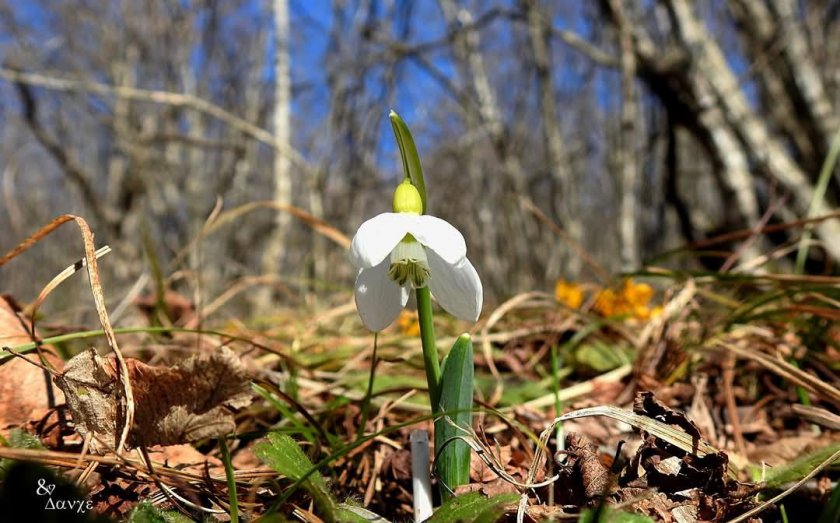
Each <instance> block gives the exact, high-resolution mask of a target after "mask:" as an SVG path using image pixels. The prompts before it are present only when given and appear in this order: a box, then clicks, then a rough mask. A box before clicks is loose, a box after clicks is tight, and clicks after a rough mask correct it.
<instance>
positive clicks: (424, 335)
mask: <svg viewBox="0 0 840 523" xmlns="http://www.w3.org/2000/svg"><path fill="white" fill-rule="evenodd" d="M417 315H418V319H419V323H420V341H421V343H422V344H423V363H424V364H425V367H426V381H427V382H428V383H429V401H430V402H431V404H432V414H435V415H437V414H438V412H439V411H440V360H439V359H438V352H437V345H436V343H435V325H434V323H433V321H432V320H433V318H432V293H431V291H429V288H428V287H422V288H420V289H417Z"/></svg>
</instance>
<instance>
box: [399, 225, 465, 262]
mask: <svg viewBox="0 0 840 523" xmlns="http://www.w3.org/2000/svg"><path fill="white" fill-rule="evenodd" d="M408 232H410V233H411V234H412V236H414V237H415V238H417V241H419V242H420V243H422V244H423V245H425V246H426V247H428V248H429V249H431V250H433V251H435V252H436V253H438V254H439V255H440V257H441V258H443V259H444V260H446V262H447V263H451V264H454V263H458V262H459V261H461V260H463V259H464V258H465V257H466V256H467V244H466V243H465V242H464V237H463V236H462V235H461V233H460V232H458V229H456V228H455V227H453V226H452V225H451V224H450V223H449V222H447V221H446V220H441V219H440V218H436V217H434V216H429V215H423V216H415V217H414V220H413V221H412V222H411V224H410V226H409V229H408Z"/></svg>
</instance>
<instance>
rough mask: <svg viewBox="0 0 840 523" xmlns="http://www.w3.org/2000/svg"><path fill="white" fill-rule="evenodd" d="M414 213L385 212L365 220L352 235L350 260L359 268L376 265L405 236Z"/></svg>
mask: <svg viewBox="0 0 840 523" xmlns="http://www.w3.org/2000/svg"><path fill="white" fill-rule="evenodd" d="M415 218H417V216H415V215H410V214H400V213H393V212H385V213H382V214H380V215H377V216H374V217H373V218H371V219H370V220H368V221H366V222H365V223H363V224H362V225H361V227H359V230H358V231H356V235H355V236H353V243H352V244H351V245H350V262H351V263H352V264H353V265H355V266H356V267H358V268H360V269H367V268H368V267H373V266H374V265H378V264H379V262H381V261H382V260H384V259H385V258H386V257H387V256H388V255H389V254H390V253H391V251H392V250H393V249H394V247H395V246H396V245H397V244H398V243H399V242H400V240H402V239H403V238H404V237H405V234H406V233H407V232H408V230H409V228H410V226H411V224H412V223H413V221H414V219H415Z"/></svg>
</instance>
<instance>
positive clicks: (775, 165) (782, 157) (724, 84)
mask: <svg viewBox="0 0 840 523" xmlns="http://www.w3.org/2000/svg"><path fill="white" fill-rule="evenodd" d="M667 5H668V8H669V11H670V13H671V16H672V17H673V19H674V23H675V24H676V26H677V33H678V34H679V36H680V38H681V40H682V42H683V44H684V46H685V48H686V49H688V50H689V53H690V57H691V63H692V66H693V69H694V74H693V75H692V76H696V77H699V78H703V79H704V80H705V81H706V82H708V86H709V88H710V90H711V93H710V94H711V95H712V97H713V98H712V99H711V100H710V101H713V103H715V104H716V105H718V106H719V107H720V108H721V110H722V111H723V113H724V117H725V119H726V122H727V124H728V125H729V126H730V127H731V128H732V129H733V131H734V132H735V133H736V134H737V136H738V138H739V140H741V141H742V142H743V144H744V146H745V148H746V150H747V151H748V153H749V154H750V155H752V156H753V158H754V159H756V160H757V161H758V162H759V163H760V164H761V165H762V166H763V168H764V169H766V170H767V172H768V173H769V174H770V175H771V176H772V177H773V178H775V179H776V180H778V181H779V183H780V184H781V185H782V186H783V187H784V188H785V189H787V190H788V191H789V192H790V193H791V195H792V200H793V202H792V204H793V207H794V208H795V209H796V211H797V212H798V213H799V214H801V215H805V214H806V213H807V212H808V208H809V206H810V204H811V200H812V199H813V197H814V186H813V184H812V183H811V181H810V180H809V178H808V176H807V175H806V174H805V173H804V172H803V171H802V170H801V169H800V168H799V166H798V165H797V164H796V163H794V162H793V160H792V159H791V158H790V156H788V154H787V152H786V151H785V147H784V145H783V144H782V143H780V142H779V140H778V139H777V138H776V137H774V136H772V135H771V134H770V133H769V132H768V130H767V128H766V126H765V124H764V122H762V121H761V119H759V118H758V117H757V116H756V115H755V113H754V112H753V111H752V110H751V109H750V106H749V104H748V103H747V100H746V97H745V96H744V93H743V91H742V90H741V88H740V85H739V83H738V80H737V78H736V76H735V74H734V73H733V72H732V70H731V69H730V67H729V66H728V64H727V62H726V59H725V58H724V55H723V52H722V51H721V49H720V47H719V46H718V45H717V43H716V42H715V40H714V39H713V38H711V36H710V35H708V34H707V32H706V30H705V28H704V27H703V24H702V23H701V22H700V21H699V20H698V19H697V17H696V14H695V13H694V12H693V10H692V4H691V3H690V2H688V1H687V0H669V1H668V2H667ZM700 100H701V101H702V98H700ZM750 185H752V184H751V183H750ZM832 210H833V209H830V208H827V206H823V208H822V210H821V211H820V212H831V211H832ZM817 232H818V234H819V235H820V237H821V238H822V239H823V245H824V246H825V248H826V250H828V251H829V252H830V253H831V255H832V257H834V258H835V259H840V241H838V239H840V223H837V222H836V221H830V220H829V221H824V222H821V223H820V224H819V225H818V226H817Z"/></svg>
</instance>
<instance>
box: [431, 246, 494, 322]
mask: <svg viewBox="0 0 840 523" xmlns="http://www.w3.org/2000/svg"><path fill="white" fill-rule="evenodd" d="M428 255H429V270H430V273H431V277H430V279H429V290H431V291H432V296H434V297H435V299H436V300H437V301H438V303H440V306H441V307H443V308H444V309H445V310H446V311H447V312H448V313H449V314H451V315H453V316H455V317H457V318H461V319H462V320H466V321H476V320H478V316H479V314H481V304H482V302H483V301H484V290H483V289H482V287H481V280H480V279H479V278H478V273H477V272H476V271H475V267H473V265H472V263H470V261H469V260H468V259H466V258H463V259H462V260H461V261H460V262H458V263H457V264H455V265H452V264H449V263H446V261H445V260H444V259H443V258H441V257H440V256H438V255H437V254H436V253H435V252H433V251H430V252H428Z"/></svg>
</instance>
